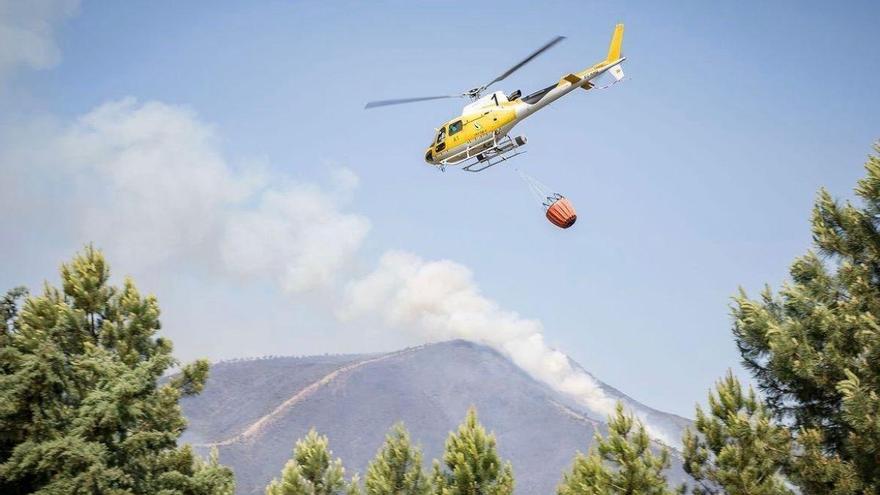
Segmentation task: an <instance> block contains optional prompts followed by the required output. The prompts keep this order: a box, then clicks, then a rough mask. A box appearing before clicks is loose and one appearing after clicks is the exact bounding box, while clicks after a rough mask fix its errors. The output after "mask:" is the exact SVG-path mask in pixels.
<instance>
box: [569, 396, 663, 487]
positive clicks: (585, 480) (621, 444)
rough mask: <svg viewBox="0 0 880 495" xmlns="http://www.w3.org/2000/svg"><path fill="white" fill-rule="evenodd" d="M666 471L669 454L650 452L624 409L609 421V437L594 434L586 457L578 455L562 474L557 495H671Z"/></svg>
mask: <svg viewBox="0 0 880 495" xmlns="http://www.w3.org/2000/svg"><path fill="white" fill-rule="evenodd" d="M668 467H669V450H668V449H667V448H665V447H660V449H659V453H658V454H655V453H654V452H653V450H652V445H651V439H650V437H649V436H648V433H647V432H646V431H645V427H644V425H642V424H641V422H639V421H637V420H636V419H634V418H633V417H632V416H628V415H626V414H625V413H624V411H623V405H622V404H620V403H619V402H618V403H617V409H616V411H615V413H614V415H613V416H611V417H610V418H609V419H608V437H607V438H603V437H602V436H601V435H599V434H597V435H596V437H595V444H594V445H593V446H592V447H591V448H590V451H589V453H588V454H587V455H584V454H581V453H578V455H577V456H576V457H575V459H574V464H573V466H572V468H571V471H570V472H568V473H565V474H564V476H563V480H562V483H560V485H559V488H558V489H557V493H558V494H559V495H612V494H627V495H637V494H638V495H671V494H673V493H674V492H673V491H672V490H670V488H669V485H668V483H667V481H666V477H665V476H664V475H663V470H664V469H666V468H668Z"/></svg>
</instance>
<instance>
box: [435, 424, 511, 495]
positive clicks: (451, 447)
mask: <svg viewBox="0 0 880 495" xmlns="http://www.w3.org/2000/svg"><path fill="white" fill-rule="evenodd" d="M432 481H433V484H434V493H435V494H436V495H509V494H511V493H513V485H514V480H513V468H512V467H511V465H510V462H502V460H501V458H500V457H499V456H498V452H497V451H496V446H495V435H494V434H491V433H487V432H486V429H485V428H483V425H481V424H480V423H479V421H477V411H476V409H474V408H471V409H469V410H468V412H467V416H466V417H465V420H464V422H463V423H462V424H461V425H460V426H459V427H458V431H457V432H450V433H449V437H448V438H447V439H446V450H445V452H444V454H443V462H442V463H441V462H440V461H437V460H435V461H434V474H433V478H432Z"/></svg>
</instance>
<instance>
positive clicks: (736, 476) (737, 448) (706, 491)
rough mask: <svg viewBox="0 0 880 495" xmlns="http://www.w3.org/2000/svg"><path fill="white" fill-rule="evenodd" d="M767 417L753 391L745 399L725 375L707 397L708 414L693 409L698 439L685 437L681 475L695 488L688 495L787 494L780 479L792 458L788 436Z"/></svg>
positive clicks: (687, 434) (729, 375)
mask: <svg viewBox="0 0 880 495" xmlns="http://www.w3.org/2000/svg"><path fill="white" fill-rule="evenodd" d="M772 416H773V415H772V413H771V412H770V410H769V409H768V408H767V406H766V405H764V403H763V402H761V401H760V400H758V398H757V396H756V395H755V392H754V390H752V389H749V391H748V393H747V394H746V393H744V392H743V389H742V386H741V385H740V383H739V380H737V379H736V377H734V376H733V373H731V372H728V373H727V376H725V377H724V379H722V380H721V381H719V382H718V383H717V384H716V387H715V392H714V393H710V394H709V410H708V413H706V412H703V409H702V408H701V407H700V406H697V419H696V421H695V422H694V427H695V428H696V430H697V433H696V434H695V433H694V432H692V431H691V430H690V429H688V430H687V431H686V432H685V436H684V440H683V444H684V470H685V471H686V472H687V473H688V474H690V475H691V477H693V478H694V480H696V482H697V486H696V487H694V489H693V493H695V494H696V495H714V494H720V493H726V494H728V495H789V494H792V491H791V490H789V489H788V488H787V487H786V484H785V480H784V478H783V477H782V476H781V474H780V473H781V472H782V470H783V469H784V467H785V466H786V463H787V462H788V459H789V455H790V453H791V435H790V434H789V432H788V430H787V429H786V428H785V427H783V426H780V425H778V424H776V423H775V422H774V421H773V418H772Z"/></svg>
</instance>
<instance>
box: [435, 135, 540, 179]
mask: <svg viewBox="0 0 880 495" xmlns="http://www.w3.org/2000/svg"><path fill="white" fill-rule="evenodd" d="M520 143H521V144H520ZM524 144H525V140H524V139H523V138H521V140H520V141H518V140H516V139H513V138H511V137H510V136H504V137H503V138H501V139H493V140H491V141H489V142H485V143H479V144H477V145H475V146H473V147H469V148H468V149H467V150H465V151H464V152H462V153H459V154H457V155H456V156H454V157H452V158H450V159H448V160H444V161H443V162H441V167H442V168H445V167H446V165H459V164H462V165H463V166H462V170H464V171H466V172H473V173H476V172H482V171H484V170H486V169H487V168H490V167H494V166H495V165H498V164H499V163H501V162H504V161H507V160H510V159H511V158H513V157H515V156H517V155H521V154H523V153H525V151H519V148H520V147H521V146H523V145H524Z"/></svg>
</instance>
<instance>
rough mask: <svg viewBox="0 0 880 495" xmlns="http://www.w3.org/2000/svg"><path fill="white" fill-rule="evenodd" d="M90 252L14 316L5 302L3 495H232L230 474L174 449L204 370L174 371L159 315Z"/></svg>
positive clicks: (0, 397)
mask: <svg viewBox="0 0 880 495" xmlns="http://www.w3.org/2000/svg"><path fill="white" fill-rule="evenodd" d="M109 278H110V269H109V267H108V266H107V263H106V262H105V260H104V257H103V255H102V254H101V252H100V251H98V250H96V249H94V248H93V247H91V246H89V247H86V249H85V250H84V251H83V252H82V253H80V254H78V255H77V256H76V257H74V258H73V260H72V261H71V262H70V263H68V264H64V265H63V266H62V268H61V280H62V288H61V289H57V288H55V287H52V286H50V285H48V284H46V285H45V286H44V289H43V293H42V295H40V296H36V297H29V298H27V299H26V300H24V302H23V304H21V305H20V307H19V302H20V298H21V297H22V296H24V292H23V291H22V290H20V289H19V290H15V291H11V292H10V293H9V294H8V295H7V297H5V298H4V300H3V303H2V309H3V316H4V318H5V323H6V325H5V328H4V329H3V330H4V331H3V333H2V336H0V338H2V342H0V344H2V347H0V370H2V373H0V493H4V494H23V493H38V494H81V493H82V494H85V493H88V494H95V493H101V494H163V495H172V494H193V495H196V494H209V493H211V494H214V493H217V494H231V493H232V491H233V488H234V484H233V480H232V473H231V471H229V470H228V469H227V468H224V467H222V466H220V465H219V464H218V463H217V459H216V455H214V456H212V457H211V459H210V460H209V461H207V462H205V461H202V460H200V459H198V457H197V456H195V455H194V454H193V452H192V450H191V449H190V448H189V447H178V446H177V439H178V438H179V436H180V434H181V432H182V431H183V429H184V427H185V426H186V422H185V420H184V418H183V416H182V415H181V412H180V408H179V406H178V400H179V399H180V397H181V396H182V395H185V394H193V393H198V392H199V391H201V389H202V387H203V386H204V383H205V380H206V378H207V372H208V365H207V362H204V361H198V362H195V363H192V364H189V365H186V366H184V367H183V369H182V373H181V378H179V379H175V380H171V381H169V382H168V383H166V384H164V385H160V384H159V379H160V377H161V376H162V375H163V373H165V371H166V370H168V369H169V368H171V367H172V366H175V365H177V362H176V361H175V359H174V358H173V357H172V355H171V351H172V347H171V342H169V341H168V340H167V339H164V338H160V337H157V336H156V334H157V332H158V331H159V328H160V324H159V306H158V303H157V301H156V299H155V297H153V296H146V297H144V296H142V295H141V294H140V293H139V292H138V290H137V289H136V288H135V285H134V282H132V281H131V280H130V279H126V280H125V281H124V283H123V286H122V287H113V286H110V285H109V283H108V280H109Z"/></svg>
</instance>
